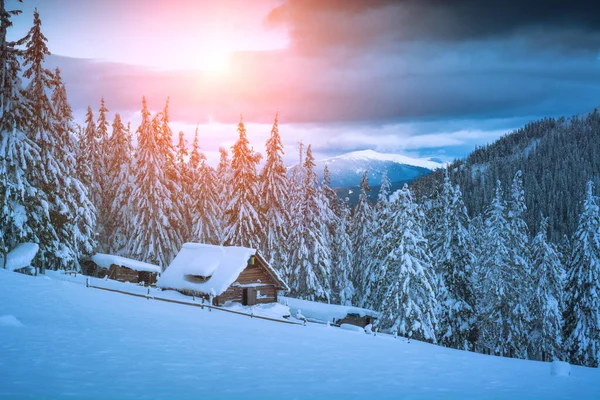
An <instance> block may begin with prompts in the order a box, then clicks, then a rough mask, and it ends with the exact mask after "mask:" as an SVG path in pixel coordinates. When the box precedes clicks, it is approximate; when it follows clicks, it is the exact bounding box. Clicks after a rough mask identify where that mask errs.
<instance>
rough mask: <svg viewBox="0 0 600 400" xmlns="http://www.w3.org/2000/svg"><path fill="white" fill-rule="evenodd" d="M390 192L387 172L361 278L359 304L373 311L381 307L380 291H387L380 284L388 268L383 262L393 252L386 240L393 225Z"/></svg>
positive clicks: (374, 217)
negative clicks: (361, 287) (362, 283)
mask: <svg viewBox="0 0 600 400" xmlns="http://www.w3.org/2000/svg"><path fill="white" fill-rule="evenodd" d="M390 191H391V182H390V180H389V179H388V176H387V172H384V174H383V175H382V177H381V187H380V189H379V194H378V196H377V204H376V205H375V209H374V211H373V225H372V228H371V229H372V231H371V234H370V237H369V238H368V239H367V240H368V241H369V249H370V257H369V258H368V259H367V260H366V261H365V266H364V271H363V274H362V277H361V280H362V281H363V282H364V295H363V296H362V302H361V303H358V305H360V306H363V307H367V308H372V309H378V308H379V307H380V304H379V302H380V301H381V300H382V298H381V296H382V294H381V293H380V291H381V290H385V288H383V287H381V286H380V284H381V283H382V282H383V280H384V278H385V274H386V266H385V265H384V264H383V263H382V262H383V259H384V258H385V257H386V256H387V254H389V252H390V250H391V249H390V248H388V247H387V246H389V245H390V244H391V243H390V242H389V241H386V240H385V239H386V235H387V234H388V233H389V231H388V230H389V229H390V223H391V220H390V218H391V205H390V201H389V196H390Z"/></svg>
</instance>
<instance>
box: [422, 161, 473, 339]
mask: <svg viewBox="0 0 600 400" xmlns="http://www.w3.org/2000/svg"><path fill="white" fill-rule="evenodd" d="M435 214H436V215H437V221H436V223H435V225H434V226H435V228H434V232H433V234H432V238H431V248H432V249H433V262H434V265H435V267H436V270H437V273H438V274H439V275H440V283H439V284H440V286H441V288H438V293H437V294H438V301H439V302H440V314H439V316H438V322H439V325H438V340H439V341H440V343H441V344H443V345H445V346H447V347H453V348H457V349H461V350H468V349H469V334H470V333H471V330H472V329H473V326H474V323H475V310H474V302H475V295H474V292H473V286H472V268H473V264H474V261H475V260H474V256H473V253H472V251H471V249H472V242H471V238H470V235H469V231H468V226H469V216H468V215H467V210H466V208H465V205H464V203H463V200H462V193H461V191H460V188H459V187H458V186H457V187H454V186H453V185H452V183H451V182H450V177H449V176H448V171H447V170H446V173H445V176H444V183H443V186H442V191H441V193H440V195H439V197H438V199H437V204H436V206H435Z"/></svg>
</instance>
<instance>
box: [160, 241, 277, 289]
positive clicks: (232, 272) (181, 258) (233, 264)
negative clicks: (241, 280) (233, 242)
mask: <svg viewBox="0 0 600 400" xmlns="http://www.w3.org/2000/svg"><path fill="white" fill-rule="evenodd" d="M256 254H257V251H256V250H255V249H251V248H248V247H237V246H215V245H210V244H203V243H185V244H184V245H183V247H182V248H181V250H180V251H179V253H177V256H176V257H175V259H174V260H173V261H172V262H171V264H170V265H169V267H168V268H167V269H166V270H165V272H164V273H163V274H162V275H161V277H160V279H159V280H158V282H157V286H158V287H162V288H165V289H180V290H181V289H187V290H194V291H198V292H201V293H206V294H209V295H213V296H218V295H220V294H222V293H223V292H224V291H225V290H227V288H228V287H229V286H231V285H232V284H233V283H234V282H235V280H236V279H237V278H238V276H239V275H240V273H241V272H242V271H243V270H244V269H245V268H246V267H247V266H248V260H249V259H250V257H251V256H254V255H256ZM265 264H266V265H267V267H268V268H269V270H270V271H271V272H272V273H273V274H274V275H275V276H276V277H277V278H278V279H279V281H281V282H283V281H282V280H281V278H280V277H279V275H278V274H277V273H276V271H274V270H273V269H272V268H271V267H270V266H269V265H268V264H267V263H265ZM186 275H194V276H203V277H206V278H209V279H208V280H207V281H206V282H190V281H188V280H186V279H185V277H186Z"/></svg>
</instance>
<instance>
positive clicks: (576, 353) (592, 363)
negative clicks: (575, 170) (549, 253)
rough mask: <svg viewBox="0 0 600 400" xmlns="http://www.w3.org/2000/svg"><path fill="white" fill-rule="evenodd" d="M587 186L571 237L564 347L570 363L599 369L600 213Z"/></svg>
mask: <svg viewBox="0 0 600 400" xmlns="http://www.w3.org/2000/svg"><path fill="white" fill-rule="evenodd" d="M592 191H593V183H592V182H591V181H590V182H588V183H587V196H586V198H585V201H584V203H583V212H582V213H581V215H580V217H579V224H578V226H577V231H576V232H575V236H574V238H573V254H572V257H571V262H570V264H569V267H568V269H567V286H566V299H565V300H566V313H565V348H566V350H567V352H568V354H569V356H570V361H571V362H572V363H575V364H580V365H586V366H588V367H598V363H599V359H600V312H599V310H600V296H599V294H600V214H599V211H598V203H597V200H596V197H595V196H594V195H593V192H592Z"/></svg>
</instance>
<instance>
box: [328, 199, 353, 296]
mask: <svg viewBox="0 0 600 400" xmlns="http://www.w3.org/2000/svg"><path fill="white" fill-rule="evenodd" d="M351 218H352V213H351V211H350V206H349V205H348V198H346V199H344V202H343V203H342V204H341V205H340V206H339V224H338V226H337V228H336V230H335V232H334V239H335V241H334V243H335V247H334V251H335V255H334V256H333V257H332V258H333V261H332V265H333V267H332V273H333V274H335V275H334V279H333V284H332V286H333V287H334V288H335V290H336V292H337V296H338V302H339V304H342V305H350V304H352V299H353V298H354V284H353V283H352V280H351V273H352V265H353V264H354V255H353V254H352V240H350V222H351V220H352V219H351ZM334 263H335V264H334Z"/></svg>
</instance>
